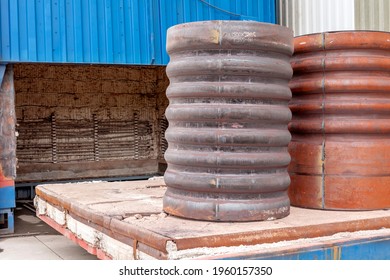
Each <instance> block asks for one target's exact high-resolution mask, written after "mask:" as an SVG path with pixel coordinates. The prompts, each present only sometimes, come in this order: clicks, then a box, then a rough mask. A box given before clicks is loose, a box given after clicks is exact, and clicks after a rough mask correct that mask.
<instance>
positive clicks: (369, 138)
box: [289, 31, 390, 210]
mask: <svg viewBox="0 0 390 280" xmlns="http://www.w3.org/2000/svg"><path fill="white" fill-rule="evenodd" d="M294 45H295V54H294V57H293V59H292V66H293V69H294V77H293V79H292V81H291V83H290V87H291V90H292V93H293V98H292V102H291V104H290V108H291V110H292V113H293V119H292V122H291V123H290V125H289V129H290V131H291V132H292V135H293V137H292V142H291V144H290V146H289V151H290V154H291V157H292V161H291V165H290V167H289V171H290V175H291V186H290V188H289V194H290V198H291V203H292V204H293V205H297V206H302V207H310V208H319V209H348V210H359V209H361V210H368V209H381V208H389V207H390V33H386V32H363V31H355V32H334V33H322V34H314V35H307V36H301V37H297V38H295V42H294Z"/></svg>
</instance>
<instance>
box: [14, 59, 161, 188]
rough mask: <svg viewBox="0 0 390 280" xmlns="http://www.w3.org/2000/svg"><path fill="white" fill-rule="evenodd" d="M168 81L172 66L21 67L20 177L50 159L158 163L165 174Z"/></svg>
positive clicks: (17, 80)
mask: <svg viewBox="0 0 390 280" xmlns="http://www.w3.org/2000/svg"><path fill="white" fill-rule="evenodd" d="M167 81H168V79H167V78H166V75H165V67H137V66H131V67H130V66H103V65H92V66H91V65H53V64H16V65H15V90H16V114H17V120H18V124H17V131H18V134H19V136H18V139H17V157H18V164H19V167H22V168H20V169H19V170H18V171H19V172H18V177H19V178H20V177H23V181H26V179H27V180H28V178H26V176H24V175H26V174H23V172H24V170H25V169H24V168H23V167H26V166H27V165H28V166H30V168H32V165H34V164H42V163H43V164H57V165H58V166H59V167H58V168H59V169H61V168H63V167H60V165H61V164H64V163H81V162H111V163H112V167H111V168H112V169H116V168H118V166H117V165H118V164H120V162H117V163H114V162H115V161H134V162H135V161H138V160H152V161H153V160H154V161H155V162H156V163H155V164H156V168H155V169H156V172H157V171H158V167H157V160H158V159H161V158H163V152H164V151H165V149H166V147H165V146H164V143H166V141H165V137H164V131H165V129H166V127H167V123H166V119H165V117H164V112H165V108H166V107H167V105H168V104H167V103H168V102H167V99H166V97H165V89H166V87H167V84H168V82H167ZM164 141H165V142H164ZM162 146H164V147H163V148H161V147H162ZM35 167H36V168H35V170H34V172H36V169H37V168H38V169H39V168H43V167H40V166H38V165H36V166H35ZM51 168H53V166H51ZM67 168H68V167H67ZM105 168H106V167H105ZM20 172H22V174H21V173H20ZM111 173H112V172H109V171H107V172H106V174H107V176H110V174H111ZM115 174H117V173H115ZM126 175H127V174H126V172H124V174H123V176H126ZM132 175H134V174H132ZM139 175H144V174H139ZM102 176H103V174H99V175H97V176H96V177H102ZM87 177H90V175H89V176H87ZM61 179H63V178H61ZM69 179H73V178H69ZM42 180H45V176H42Z"/></svg>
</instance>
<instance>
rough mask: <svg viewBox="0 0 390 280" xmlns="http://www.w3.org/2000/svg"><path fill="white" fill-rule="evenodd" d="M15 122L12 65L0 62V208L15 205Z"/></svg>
mask: <svg viewBox="0 0 390 280" xmlns="http://www.w3.org/2000/svg"><path fill="white" fill-rule="evenodd" d="M15 124H16V114H15V89H14V80H13V67H12V65H7V66H6V65H1V64H0V130H1V131H0V210H1V209H5V208H13V207H15V182H14V180H15V177H16V136H15Z"/></svg>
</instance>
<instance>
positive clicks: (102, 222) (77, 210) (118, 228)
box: [36, 186, 171, 253]
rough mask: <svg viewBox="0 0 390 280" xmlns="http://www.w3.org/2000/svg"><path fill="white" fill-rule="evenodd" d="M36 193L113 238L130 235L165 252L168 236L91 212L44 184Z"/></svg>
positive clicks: (133, 238)
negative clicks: (99, 227)
mask: <svg viewBox="0 0 390 280" xmlns="http://www.w3.org/2000/svg"><path fill="white" fill-rule="evenodd" d="M36 194H37V196H39V197H40V198H41V199H43V200H45V201H47V202H48V203H50V204H53V205H56V206H60V207H62V208H63V209H65V210H67V211H68V212H69V214H70V215H73V216H77V217H80V218H82V219H84V220H85V221H87V223H88V224H90V223H92V224H95V225H97V226H101V227H103V228H104V229H106V230H107V231H108V234H109V235H110V236H111V237H114V238H115V236H116V235H117V234H119V235H122V236H125V237H127V238H128V237H130V238H131V239H132V240H137V242H138V243H139V244H140V243H143V244H145V245H148V246H150V247H152V248H154V249H157V250H159V251H161V252H163V253H167V251H166V243H167V241H169V240H171V239H170V238H168V237H165V236H163V235H160V234H158V233H155V232H151V231H148V230H146V229H143V228H140V227H137V226H135V225H132V224H129V223H126V222H123V221H120V220H118V219H115V218H112V217H110V216H106V215H104V214H103V213H100V212H93V211H91V210H90V209H88V207H86V206H83V205H81V204H79V203H77V202H74V201H71V200H68V199H67V198H66V197H64V196H60V195H57V194H56V193H54V192H50V191H49V190H47V189H44V186H38V187H37V188H36ZM129 245H130V246H131V245H133V243H132V242H131V244H129Z"/></svg>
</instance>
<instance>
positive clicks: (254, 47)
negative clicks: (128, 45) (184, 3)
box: [163, 21, 293, 221]
mask: <svg viewBox="0 0 390 280" xmlns="http://www.w3.org/2000/svg"><path fill="white" fill-rule="evenodd" d="M167 51H168V53H169V55H170V62H169V64H168V66H167V75H168V77H169V80H170V85H169V87H168V89H167V97H168V99H169V102H170V103H169V106H168V108H167V111H166V117H167V119H168V121H169V127H168V129H167V131H166V139H167V141H168V149H167V151H166V153H165V159H166V161H167V164H168V168H167V170H166V172H165V176H164V178H165V182H166V185H167V191H166V193H165V196H164V200H163V203H164V211H165V212H167V213H169V214H172V215H176V216H180V217H184V218H190V219H198V220H209V221H254V220H271V219H277V218H282V217H285V216H287V215H288V214H289V209H290V208H289V207H290V202H289V198H288V194H287V188H288V186H289V184H290V178H289V175H288V172H287V167H288V164H289V162H290V155H289V154H288V150H287V147H288V143H289V142H290V139H291V135H290V133H289V131H288V127H287V126H288V123H289V121H290V120H291V111H290V109H289V108H288V102H289V101H290V99H291V91H290V89H289V87H288V82H289V80H290V78H291V76H292V69H291V65H290V58H291V55H292V52H293V36H292V31H291V30H290V29H288V28H285V27H282V26H278V25H272V24H264V23H259V22H244V21H205V22H194V23H188V24H181V25H177V26H174V27H171V28H170V29H169V30H168V35H167Z"/></svg>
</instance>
